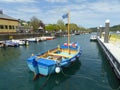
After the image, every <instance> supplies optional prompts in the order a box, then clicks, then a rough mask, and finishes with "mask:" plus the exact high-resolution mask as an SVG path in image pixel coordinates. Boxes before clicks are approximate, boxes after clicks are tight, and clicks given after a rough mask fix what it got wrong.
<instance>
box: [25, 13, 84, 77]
mask: <svg viewBox="0 0 120 90" xmlns="http://www.w3.org/2000/svg"><path fill="white" fill-rule="evenodd" d="M63 18H68V35H67V36H68V43H64V44H63V45H61V46H59V45H58V47H56V48H54V49H51V50H48V51H47V52H44V53H41V54H37V55H33V54H32V56H31V57H29V58H28V59H27V64H28V67H29V69H30V70H31V71H32V72H34V73H35V76H37V75H39V74H41V75H44V76H47V75H50V74H53V73H60V72H61V70H62V69H64V68H65V67H69V66H70V64H72V63H74V62H75V61H76V60H77V58H79V56H80V55H81V53H82V50H81V47H80V45H79V44H78V43H77V42H76V43H70V30H69V13H67V14H65V15H63Z"/></svg>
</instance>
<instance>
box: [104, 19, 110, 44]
mask: <svg viewBox="0 0 120 90" xmlns="http://www.w3.org/2000/svg"><path fill="white" fill-rule="evenodd" d="M109 25H110V20H109V19H107V20H106V21H105V36H104V42H105V43H108V39H109Z"/></svg>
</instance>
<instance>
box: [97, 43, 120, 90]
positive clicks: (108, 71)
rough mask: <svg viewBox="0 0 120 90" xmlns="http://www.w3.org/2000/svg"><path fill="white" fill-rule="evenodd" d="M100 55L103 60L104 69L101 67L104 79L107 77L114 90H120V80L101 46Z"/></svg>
mask: <svg viewBox="0 0 120 90" xmlns="http://www.w3.org/2000/svg"><path fill="white" fill-rule="evenodd" d="M98 46H99V45H98ZM99 53H100V54H101V60H102V67H101V68H102V77H105V76H107V78H108V82H109V85H110V86H111V88H112V89H120V88H119V87H120V82H119V79H118V78H117V76H116V75H115V73H114V70H113V68H112V66H111V65H110V63H109V61H108V59H107V56H106V55H105V54H104V52H103V51H102V49H101V47H100V46H99Z"/></svg>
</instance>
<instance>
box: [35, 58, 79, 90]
mask: <svg viewBox="0 0 120 90" xmlns="http://www.w3.org/2000/svg"><path fill="white" fill-rule="evenodd" d="M80 66H81V62H80V61H79V60H77V61H76V62H75V63H74V64H72V65H71V66H70V67H69V68H65V69H64V70H63V71H62V72H61V73H60V74H52V75H51V76H47V77H41V78H39V79H38V80H37V81H36V83H35V84H34V90H52V89H53V88H55V87H57V86H60V85H61V83H63V82H65V81H66V80H67V79H69V78H70V77H71V76H72V75H74V74H75V73H76V72H77V71H78V70H79V69H80Z"/></svg>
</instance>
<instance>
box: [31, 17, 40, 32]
mask: <svg viewBox="0 0 120 90" xmlns="http://www.w3.org/2000/svg"><path fill="white" fill-rule="evenodd" d="M40 22H41V20H39V19H38V18H37V17H35V16H33V17H32V18H31V21H30V24H31V26H32V27H33V30H37V29H38V28H39V26H40V25H39V24H40Z"/></svg>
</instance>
